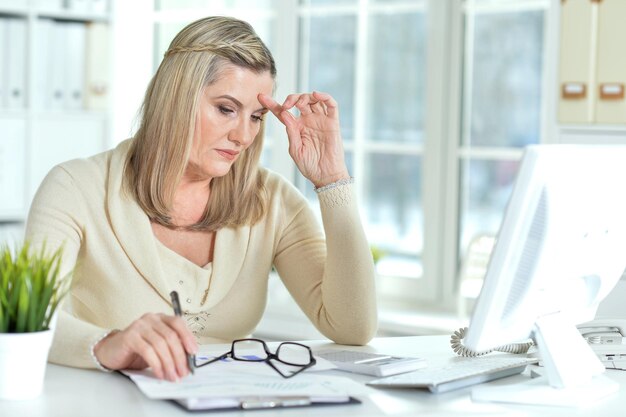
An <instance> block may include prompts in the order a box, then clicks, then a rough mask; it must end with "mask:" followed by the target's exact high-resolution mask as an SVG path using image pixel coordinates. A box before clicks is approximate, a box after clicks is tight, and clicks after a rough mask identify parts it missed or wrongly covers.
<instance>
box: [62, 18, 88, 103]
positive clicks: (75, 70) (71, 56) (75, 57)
mask: <svg viewBox="0 0 626 417" xmlns="http://www.w3.org/2000/svg"><path fill="white" fill-rule="evenodd" d="M62 25H63V26H62V28H63V31H64V32H65V35H64V37H65V47H64V49H63V51H64V60H63V62H64V64H65V66H66V70H65V71H64V72H65V80H64V81H65V88H64V90H65V94H64V96H65V108H66V109H73V110H75V109H82V108H83V97H84V86H85V24H84V23H77V22H66V23H62Z"/></svg>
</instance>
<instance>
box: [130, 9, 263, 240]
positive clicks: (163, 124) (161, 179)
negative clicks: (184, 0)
mask: <svg viewBox="0 0 626 417" xmlns="http://www.w3.org/2000/svg"><path fill="white" fill-rule="evenodd" d="M229 65H236V66H239V67H242V68H246V69H249V70H252V71H254V72H255V73H263V72H265V71H269V73H270V74H271V76H272V78H275V77H276V65H275V63H274V58H273V57H272V54H271V53H270V51H269V50H268V49H267V47H266V46H265V44H264V43H263V41H261V39H260V38H259V37H258V36H257V34H256V33H255V32H254V29H253V28H252V26H250V25H249V24H248V23H246V22H243V21H241V20H237V19H234V18H230V17H207V18H204V19H200V20H197V21H195V22H193V23H191V24H189V25H188V26H186V27H185V28H184V29H183V30H181V31H180V32H179V33H178V35H176V37H175V38H174V40H172V43H171V44H170V47H169V49H168V50H167V52H166V53H165V56H164V58H163V61H162V62H161V64H160V66H159V68H158V70H157V72H156V74H155V75H154V77H153V78H152V80H151V81H150V84H149V85H148V89H147V91H146V95H145V98H144V102H143V105H142V107H141V123H140V126H139V129H138V131H137V133H136V134H135V136H134V139H133V141H132V145H131V148H130V151H129V154H128V157H127V160H126V166H125V172H124V177H125V188H126V189H127V190H128V191H130V193H131V194H132V195H133V196H134V197H135V199H136V200H137V202H138V204H139V205H140V206H141V208H142V209H143V210H144V212H145V213H146V214H147V215H148V217H149V218H150V219H151V220H152V221H155V222H157V223H159V224H162V225H164V226H167V227H170V228H179V225H175V224H172V220H171V216H170V214H169V213H170V209H171V207H172V203H173V199H174V192H175V190H176V187H177V186H178V184H179V183H180V181H181V178H182V176H183V174H184V171H185V167H186V166H187V163H188V161H189V155H190V152H191V147H192V143H193V137H194V130H195V121H196V114H197V108H198V102H199V98H200V96H201V94H202V92H203V90H204V89H205V88H206V87H207V86H209V85H211V84H213V83H215V82H216V81H217V80H218V79H219V77H220V75H221V72H222V70H223V69H224V68H225V67H228V66H229ZM263 131H264V124H262V125H261V129H260V131H259V133H258V134H257V136H256V138H255V140H254V142H253V144H252V145H250V147H249V148H248V149H247V150H246V151H245V152H242V154H241V155H240V157H239V158H238V159H237V161H235V163H234V164H233V166H232V167H231V169H230V171H229V172H228V174H226V175H225V176H223V177H218V178H214V179H212V180H211V198H209V201H208V202H207V206H206V208H205V212H204V216H203V218H202V219H201V220H200V221H199V222H198V223H196V224H194V225H191V226H186V227H185V228H186V229H191V230H217V229H219V228H221V227H225V226H240V225H244V224H254V223H256V222H257V221H259V220H260V219H261V217H262V216H263V215H264V214H265V211H266V206H267V195H266V190H265V188H264V186H263V183H262V179H261V178H260V175H259V169H258V162H259V158H260V155H261V150H262V145H263Z"/></svg>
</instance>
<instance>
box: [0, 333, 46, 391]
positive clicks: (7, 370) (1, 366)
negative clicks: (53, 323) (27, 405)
mask: <svg viewBox="0 0 626 417" xmlns="http://www.w3.org/2000/svg"><path fill="white" fill-rule="evenodd" d="M52 335H53V331H52V330H46V331H43V332H32V333H0V399H5V400H28V399H32V398H35V397H37V396H39V395H40V394H41V391H42V390H43V380H44V376H45V373H46V363H47V361H48V351H49V350H50V345H51V344H52Z"/></svg>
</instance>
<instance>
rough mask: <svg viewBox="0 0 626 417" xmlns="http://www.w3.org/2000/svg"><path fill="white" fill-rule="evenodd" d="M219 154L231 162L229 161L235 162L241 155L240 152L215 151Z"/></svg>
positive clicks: (228, 150)
mask: <svg viewBox="0 0 626 417" xmlns="http://www.w3.org/2000/svg"><path fill="white" fill-rule="evenodd" d="M215 151H216V152H217V153H218V154H220V156H222V157H223V158H225V159H227V160H229V161H233V160H235V158H237V155H239V152H237V151H233V150H230V149H216V150H215Z"/></svg>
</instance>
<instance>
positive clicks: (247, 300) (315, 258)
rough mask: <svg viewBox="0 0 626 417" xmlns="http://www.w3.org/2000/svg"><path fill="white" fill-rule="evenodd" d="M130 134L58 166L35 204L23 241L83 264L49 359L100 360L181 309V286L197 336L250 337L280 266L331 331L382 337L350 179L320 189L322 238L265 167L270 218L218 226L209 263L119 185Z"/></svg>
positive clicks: (207, 339) (300, 201)
mask: <svg viewBox="0 0 626 417" xmlns="http://www.w3.org/2000/svg"><path fill="white" fill-rule="evenodd" d="M129 143H130V141H125V142H122V143H121V144H120V145H119V146H118V147H117V148H116V149H113V150H111V151H108V152H105V153H102V154H99V155H96V156H93V157H91V158H89V159H80V160H73V161H69V162H66V163H63V164H61V165H59V166H57V167H55V168H53V169H52V170H51V172H50V173H49V174H48V175H47V177H46V178H45V180H44V181H43V183H42V184H41V186H40V188H39V190H38V192H37V194H36V196H35V199H34V201H33V204H32V206H31V210H30V213H29V217H28V223H27V228H26V238H27V239H29V240H30V241H31V242H32V244H33V245H36V246H38V245H41V244H43V242H44V241H45V242H46V245H47V247H48V248H49V249H54V248H56V247H58V246H60V245H64V257H63V268H64V270H66V271H68V270H71V268H72V267H74V268H75V269H74V281H73V284H72V285H73V286H72V290H71V295H70V297H68V298H67V302H66V303H65V306H64V311H62V312H61V313H60V314H59V317H58V321H57V325H56V330H55V337H54V341H53V345H52V349H51V352H50V357H49V360H50V361H51V362H55V363H59V364H64V365H70V366H77V367H95V365H94V363H93V360H92V359H91V357H90V346H91V344H92V343H93V342H94V341H95V340H97V338H98V337H99V336H101V335H102V334H103V333H105V332H106V331H107V330H109V329H115V328H117V329H122V328H125V327H127V326H128V325H129V324H130V323H131V322H132V321H134V320H136V319H137V318H139V317H141V315H143V314H145V313H147V312H161V313H166V314H172V306H171V303H170V301H169V300H170V298H169V293H170V292H171V291H172V290H177V291H178V293H179V295H180V299H181V304H182V309H183V310H184V312H185V318H186V319H187V323H188V325H189V327H190V328H191V330H192V331H193V332H194V333H195V334H196V336H197V337H198V340H199V342H200V343H216V342H229V341H231V340H233V339H236V338H241V337H246V336H247V335H249V334H250V333H252V332H253V330H254V328H255V327H256V325H257V324H258V322H259V320H260V319H261V316H262V314H263V311H264V309H265V304H266V298H267V282H268V274H269V273H270V270H271V268H272V265H274V266H275V267H276V270H277V272H278V274H279V275H280V277H281V279H282V281H283V282H284V284H285V286H286V287H287V289H288V290H289V292H290V293H291V295H292V296H293V297H294V299H295V300H296V302H297V303H298V305H299V306H300V307H301V308H302V310H303V311H304V312H305V313H306V315H307V316H308V317H309V319H310V320H311V321H312V322H313V324H314V325H315V326H316V327H317V328H318V329H319V330H320V331H321V332H322V333H323V334H324V335H325V336H327V337H328V338H330V339H332V340H334V341H335V342H337V343H342V344H365V343H367V342H368V341H369V340H370V339H371V338H372V337H373V335H374V333H375V332H376V327H377V317H376V298H375V288H374V267H373V263H372V256H371V253H370V251H369V247H368V244H367V241H366V238H365V234H364V232H363V228H362V226H361V222H360V219H359V214H358V210H357V206H356V202H355V198H354V193H353V190H352V185H344V186H340V187H337V188H334V189H331V190H328V191H324V192H322V193H321V194H319V199H320V207H321V212H322V221H323V224H324V230H325V235H326V239H324V232H322V230H321V228H320V227H319V223H318V222H317V220H316V218H315V216H314V214H313V213H312V211H311V210H310V208H309V207H308V204H307V202H306V200H305V199H304V198H303V197H302V195H301V194H300V193H299V192H298V191H297V190H296V189H295V188H294V187H293V186H292V185H291V184H289V183H288V182H287V181H285V180H284V179H282V178H281V177H280V176H278V175H277V174H274V173H271V172H269V171H267V170H265V169H262V170H261V175H262V178H263V180H264V182H265V186H266V187H267V190H268V192H269V196H270V201H269V208H268V212H267V214H266V216H265V217H264V218H263V219H262V220H261V221H260V222H259V223H257V224H255V225H254V226H251V227H239V228H224V229H221V230H218V232H217V233H216V238H215V248H214V259H213V262H212V263H211V264H209V265H207V266H206V267H204V268H201V267H199V266H197V265H195V264H193V263H192V262H190V261H188V260H187V259H185V258H183V257H182V256H180V255H178V254H176V253H175V252H173V251H171V250H169V249H168V248H166V247H165V246H164V245H163V244H161V243H160V242H159V241H158V239H156V238H155V236H154V234H153V233H152V229H151V227H150V222H149V220H148V217H147V216H146V214H145V213H144V212H143V211H142V210H141V208H140V207H139V206H138V205H137V204H136V202H135V201H134V200H133V199H132V198H131V197H129V196H128V195H126V194H123V193H122V192H121V185H122V173H123V166H124V161H125V157H126V154H127V150H128V145H129ZM327 253H328V255H327Z"/></svg>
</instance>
